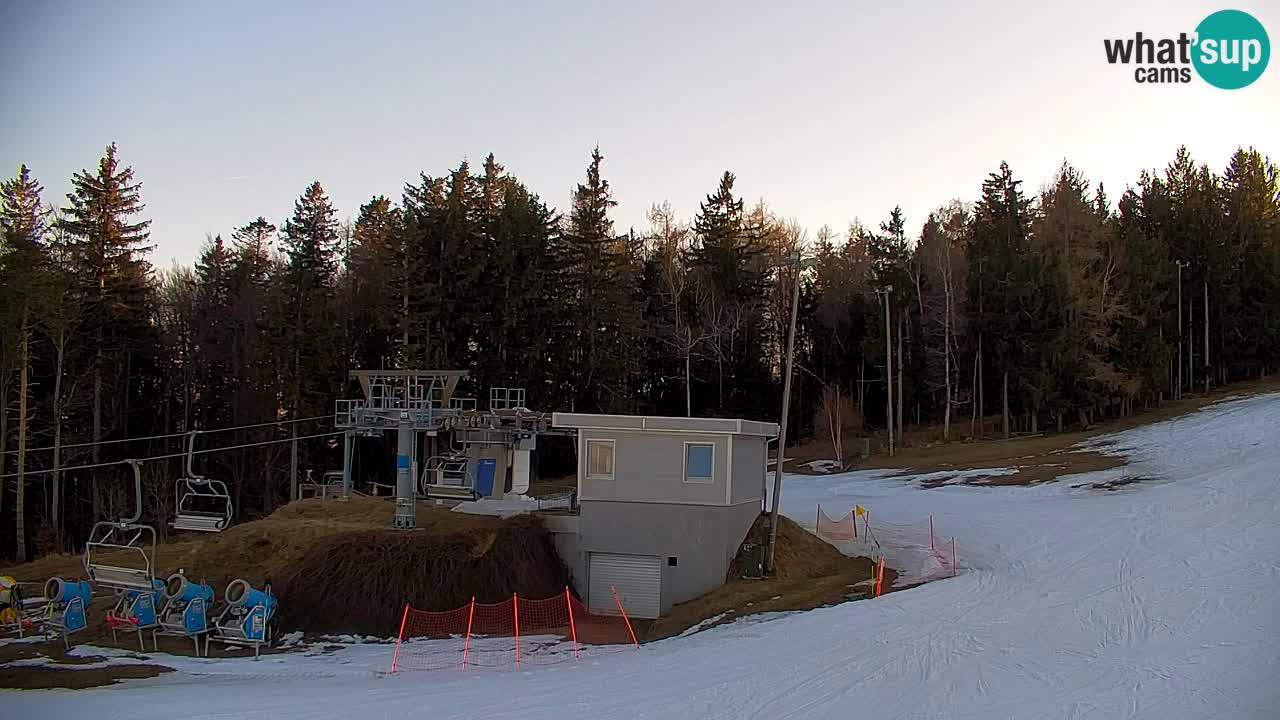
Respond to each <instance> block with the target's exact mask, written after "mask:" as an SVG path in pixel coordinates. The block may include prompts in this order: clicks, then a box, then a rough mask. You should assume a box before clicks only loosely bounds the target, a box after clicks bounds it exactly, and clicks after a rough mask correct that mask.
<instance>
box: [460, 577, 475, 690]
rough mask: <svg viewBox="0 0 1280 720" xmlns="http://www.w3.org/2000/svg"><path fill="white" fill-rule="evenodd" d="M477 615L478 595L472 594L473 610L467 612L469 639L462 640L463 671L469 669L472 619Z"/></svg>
mask: <svg viewBox="0 0 1280 720" xmlns="http://www.w3.org/2000/svg"><path fill="white" fill-rule="evenodd" d="M475 616H476V596H475V595H472V596H471V610H470V611H468V612H467V639H466V640H464V641H462V672H466V671H467V653H468V652H471V621H472V620H473V619H474V618H475Z"/></svg>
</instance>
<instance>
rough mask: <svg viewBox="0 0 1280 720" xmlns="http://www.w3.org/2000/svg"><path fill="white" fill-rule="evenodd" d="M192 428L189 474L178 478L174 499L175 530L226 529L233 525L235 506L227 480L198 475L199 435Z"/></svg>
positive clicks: (207, 530)
mask: <svg viewBox="0 0 1280 720" xmlns="http://www.w3.org/2000/svg"><path fill="white" fill-rule="evenodd" d="M199 432H200V431H198V430H195V431H192V433H191V435H190V436H188V440H187V476H186V477H181V478H178V479H177V480H175V481H174V488H173V490H174V498H175V499H176V502H177V511H176V512H175V513H174V517H173V529H175V530H194V531H196V532H222V531H223V530H226V529H227V526H228V525H230V524H231V518H232V515H234V508H233V507H232V505H231V494H230V493H229V492H227V485H226V483H224V482H222V481H221V480H215V479H213V478H207V477H203V476H200V475H197V474H196V472H195V448H196V435H198V434H199Z"/></svg>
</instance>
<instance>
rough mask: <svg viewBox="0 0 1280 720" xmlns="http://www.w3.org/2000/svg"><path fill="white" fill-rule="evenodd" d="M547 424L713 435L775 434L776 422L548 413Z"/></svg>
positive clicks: (589, 428)
mask: <svg viewBox="0 0 1280 720" xmlns="http://www.w3.org/2000/svg"><path fill="white" fill-rule="evenodd" d="M551 425H552V426H553V427H561V428H575V429H579V430H625V431H628V432H637V431H647V432H671V433H691V432H692V433H709V434H716V435H752V436H756V437H765V438H773V437H777V436H778V424H777V423H770V422H757V421H755V420H738V419H733V418H690V417H659V416H645V415H593V414H589V413H552V414H551Z"/></svg>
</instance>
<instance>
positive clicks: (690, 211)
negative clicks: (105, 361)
mask: <svg viewBox="0 0 1280 720" xmlns="http://www.w3.org/2000/svg"><path fill="white" fill-rule="evenodd" d="M1120 5H1121V4H1120V3H1115V2H1114V1H1113V0H1075V1H1074V2H1070V3H1037V2H1025V0H1024V1H1021V2H1006V1H1004V0H994V1H991V2H984V3H956V2H953V1H951V2H934V1H933V0H929V1H921V2H911V3H899V2H870V1H868V2H856V3H855V2H847V1H844V2H829V3H816V2H787V3H778V2H753V1H748V0H741V1H739V2H715V3H712V2H664V1H661V0H651V1H649V2H643V3H625V4H623V3H600V2H584V3H569V2H547V3H519V2H483V1H476V2H466V3H460V2H451V3H447V4H446V3H439V2H430V1H423V2H403V3H393V2H377V1H372V0H370V1H365V2H358V3H357V2H346V3H332V2H291V1H285V0H281V1H272V2H262V1H261V0H259V1H258V2H254V3H246V2H237V1H235V0H227V1H225V2H218V3H199V4H197V3H182V2H179V3H175V2H133V1H129V0H121V1H120V2H112V3H102V2H65V1H62V0H41V1H28V2H14V1H13V0H3V2H0V53H2V55H0V56H2V57H3V58H4V60H3V61H2V62H0V98H3V102H2V103H0V172H3V174H4V175H6V176H10V175H12V174H13V173H14V171H16V169H17V167H18V165H19V163H26V164H27V165H28V166H30V168H31V169H32V172H33V174H34V175H35V176H36V177H37V178H38V179H39V180H40V181H41V182H42V183H43V184H44V185H45V188H46V192H45V199H46V201H48V202H54V203H57V204H59V205H64V204H65V202H66V201H65V195H66V192H67V191H68V190H69V189H70V182H69V180H70V177H71V175H72V174H73V173H74V172H77V171H79V170H82V169H84V168H95V167H96V163H97V160H98V158H99V157H101V155H102V152H103V149H104V148H105V146H106V145H107V144H109V143H111V142H113V141H114V142H116V143H118V144H119V149H120V156H121V158H122V159H123V161H124V162H125V163H127V164H129V165H131V166H133V168H134V169H135V171H136V174H137V179H138V180H140V181H141V182H142V184H143V186H142V194H143V200H144V201H145V202H146V204H147V209H146V215H147V217H149V218H150V219H151V220H152V221H153V224H152V242H153V243H154V244H155V245H156V250H155V253H154V255H153V257H152V262H153V263H155V264H156V265H157V266H159V267H167V266H169V265H170V264H171V263H172V262H174V261H176V262H180V263H189V262H191V261H192V260H193V259H194V258H195V257H196V256H197V255H198V253H199V249H200V246H201V245H202V243H203V242H204V241H205V238H206V236H208V235H212V234H217V233H221V234H223V235H229V234H230V232H231V231H232V230H233V229H234V228H236V227H238V226H240V225H243V224H245V223H247V222H249V221H250V220H252V219H254V218H256V217H257V216H259V215H264V216H266V217H267V218H268V219H269V220H271V221H273V222H275V223H276V224H277V225H281V224H283V221H284V220H285V219H286V218H287V217H288V215H289V214H290V213H291V212H292V209H293V203H294V201H295V200H296V199H297V198H298V196H299V195H301V193H302V191H303V189H304V188H305V187H306V185H307V184H309V183H310V182H311V181H313V180H319V181H320V182H321V183H322V185H323V186H324V187H325V189H326V190H327V191H328V192H329V193H330V196H331V197H332V199H333V201H334V203H335V205H336V206H337V208H338V210H339V214H340V216H341V217H342V218H343V219H352V218H354V216H355V214H356V212H357V210H358V208H359V206H360V204H361V203H363V202H366V201H367V200H368V199H369V198H370V197H372V196H374V195H379V194H383V195H387V196H389V197H392V198H395V199H398V198H399V197H400V194H401V191H402V188H403V186H404V184H405V183H406V182H409V181H413V180H416V179H417V177H418V174H419V173H421V172H426V173H428V174H431V175H441V174H444V173H445V172H447V171H448V170H449V169H452V168H454V167H456V166H457V165H458V164H459V163H460V162H461V161H462V160H463V159H464V158H465V159H468V160H470V161H471V162H472V163H473V165H474V166H479V165H480V164H481V163H482V162H483V160H484V158H485V156H486V155H488V154H489V153H490V152H493V153H495V155H496V156H497V159H498V161H499V162H500V163H502V164H503V165H505V166H506V167H507V169H508V170H509V171H510V172H512V173H513V174H515V175H516V176H517V177H519V178H520V179H521V180H522V181H524V182H525V183H526V184H527V185H529V186H530V187H531V188H532V189H533V190H534V191H535V192H537V193H539V194H540V195H542V197H543V198H544V199H545V200H546V201H547V202H548V203H549V204H551V205H552V206H554V207H556V208H560V209H564V208H566V207H567V206H568V204H569V197H570V193H571V192H572V191H573V188H574V186H575V184H576V183H577V182H579V181H581V180H582V178H583V177H584V176H585V171H586V166H587V163H588V161H589V155H590V152H591V148H592V147H593V146H595V145H597V144H598V145H599V146H600V149H601V152H602V153H603V154H604V156H605V163H604V169H603V172H604V175H605V178H606V179H608V180H609V181H610V183H611V185H612V187H613V189H614V192H615V198H616V200H617V201H618V207H617V209H616V211H615V213H614V219H615V221H616V224H617V226H618V229H619V230H620V231H621V230H626V229H627V228H629V227H635V228H636V229H637V230H641V231H643V229H644V228H645V227H646V226H647V222H646V219H645V215H646V211H647V210H648V208H649V207H650V206H651V205H652V204H654V203H659V202H663V201H668V202H670V203H671V205H672V207H673V208H674V209H675V210H676V212H677V213H678V214H679V215H680V216H681V217H682V218H684V219H686V220H691V219H692V217H693V215H694V214H695V213H696V212H697V210H698V203H699V202H700V201H701V200H703V199H704V198H705V196H706V195H707V194H708V193H710V192H713V191H714V190H715V188H716V185H717V183H718V181H719V178H720V175H721V174H722V173H723V172H724V171H725V170H730V171H732V172H733V173H735V174H736V175H737V185H736V188H735V189H736V190H737V191H738V192H739V193H740V194H741V195H742V196H743V197H745V198H746V199H747V200H748V201H749V202H754V201H755V200H758V199H761V198H763V199H765V200H766V201H767V202H768V204H769V205H770V207H771V208H772V209H773V210H774V211H775V212H776V213H778V214H779V215H781V216H782V217H784V218H788V219H794V220H795V221H797V222H798V223H799V224H800V225H801V226H803V227H805V228H807V229H808V231H809V237H810V238H812V237H813V236H814V235H816V232H817V229H818V228H819V227H820V226H822V225H824V224H826V225H830V226H832V227H833V228H835V229H837V230H840V231H843V230H844V229H845V228H847V227H848V224H849V222H850V221H851V220H854V219H855V218H856V219H860V220H861V221H862V222H864V223H866V224H868V225H876V224H878V223H879V222H881V221H882V220H883V219H885V218H886V217H887V216H888V214H889V212H890V210H891V209H892V208H893V207H894V206H895V205H901V206H902V208H903V210H904V212H905V214H906V216H907V220H908V227H909V229H911V230H913V231H918V230H919V228H920V226H921V225H922V224H923V222H924V220H925V217H926V216H927V214H928V212H929V211H931V210H933V209H935V208H937V207H939V206H942V205H944V204H946V203H947V202H948V201H949V200H951V199H953V198H960V199H962V200H968V201H971V200H974V199H976V198H977V196H978V194H979V189H980V185H981V183H982V180H983V179H984V178H985V177H986V175H987V174H988V173H990V172H992V171H994V170H996V169H997V168H998V166H999V164H1000V163H1001V161H1007V162H1008V163H1009V164H1010V166H1011V167H1012V169H1013V171H1014V173H1015V175H1016V176H1017V177H1019V178H1021V179H1022V180H1024V184H1025V187H1026V189H1027V190H1028V191H1029V192H1032V193H1034V192H1036V191H1038V190H1039V189H1040V188H1041V187H1042V186H1043V185H1044V184H1045V183H1047V182H1049V181H1050V180H1051V179H1052V177H1053V175H1054V173H1055V171H1056V170H1057V169H1058V167H1059V166H1060V165H1061V164H1062V162H1063V161H1064V160H1068V161H1070V162H1071V163H1072V164H1073V165H1075V166H1076V167H1078V168H1080V169H1081V170H1083V172H1084V173H1085V175H1086V176H1087V177H1088V178H1089V179H1090V180H1092V181H1093V182H1094V183H1095V184H1096V183H1097V182H1099V181H1101V182H1104V183H1105V186H1106V188H1107V189H1108V194H1109V195H1110V196H1111V198H1112V199H1113V201H1114V200H1115V199H1117V198H1118V197H1119V195H1120V193H1121V192H1123V190H1124V188H1125V186H1126V185H1129V184H1132V183H1134V182H1135V181H1136V180H1137V178H1138V175H1139V173H1140V172H1141V171H1142V170H1143V169H1144V168H1163V167H1164V166H1165V165H1166V164H1168V163H1169V162H1170V161H1171V160H1172V158H1173V155H1174V151H1175V150H1176V148H1177V147H1178V146H1179V145H1183V144H1185V145H1186V146H1187V147H1188V149H1189V150H1190V151H1191V153H1192V156H1193V157H1194V158H1195V159H1196V160H1198V161H1201V162H1205V163H1208V164H1209V165H1210V166H1211V167H1213V168H1214V169H1216V170H1219V171H1221V169H1222V168H1223V167H1225V165H1226V162H1227V160H1228V158H1229V157H1230V155H1231V153H1232V152H1233V151H1234V150H1235V148H1236V147H1238V146H1240V145H1245V146H1249V145H1252V146H1255V147H1257V148H1258V149H1259V150H1261V151H1262V152H1263V153H1264V154H1269V155H1271V156H1272V157H1273V158H1277V157H1280V67H1271V68H1269V69H1268V70H1267V71H1266V72H1264V73H1263V75H1262V77H1261V78H1260V79H1259V80H1258V81H1257V82H1255V83H1253V84H1252V85H1250V86H1249V87H1247V88H1244V89H1241V90H1234V91H1225V90H1219V89H1216V88H1214V87H1212V86H1210V85H1208V84H1207V83H1204V82H1201V81H1200V80H1199V79H1198V78H1196V79H1195V80H1194V81H1193V82H1192V83H1190V84H1166V85H1143V84H1138V83H1136V82H1135V81H1134V78H1133V68H1132V66H1129V67H1126V66H1120V65H1108V64H1107V62H1106V58H1105V55H1104V51H1103V43H1102V41H1103V39H1104V38H1124V37H1132V36H1133V34H1134V32H1136V31H1139V30H1141V31H1143V32H1144V34H1145V35H1147V36H1157V37H1169V36H1172V37H1176V36H1177V34H1178V33H1179V32H1188V33H1189V32H1191V31H1193V30H1194V29H1195V26H1196V25H1197V24H1198V23H1199V22H1200V20H1201V19H1203V18H1204V17H1205V16H1207V15H1208V14H1210V13H1212V12H1214V11H1216V10H1220V9H1224V8H1225V7H1233V8H1235V9H1240V10H1244V11H1246V12H1249V13H1251V14H1253V15H1254V17H1256V18H1258V19H1259V20H1260V21H1261V22H1262V24H1263V26H1264V27H1266V28H1267V29H1268V31H1269V33H1270V37H1271V39H1272V43H1273V44H1274V43H1276V42H1277V40H1280V0H1252V1H1250V2H1240V3H1235V4H1233V5H1225V6H1224V5H1219V4H1216V3H1212V2H1194V1H1189V0H1156V1H1146V0H1138V1H1136V2H1127V3H1124V4H1123V5H1124V6H1123V7H1121V6H1120ZM1271 64H1272V65H1280V60H1275V61H1274V62H1272V63H1271Z"/></svg>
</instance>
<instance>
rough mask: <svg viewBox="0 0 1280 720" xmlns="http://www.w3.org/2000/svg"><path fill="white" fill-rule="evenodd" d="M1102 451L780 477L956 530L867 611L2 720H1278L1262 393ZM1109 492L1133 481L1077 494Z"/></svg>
mask: <svg viewBox="0 0 1280 720" xmlns="http://www.w3.org/2000/svg"><path fill="white" fill-rule="evenodd" d="M1107 440H1108V441H1110V442H1112V443H1114V445H1111V446H1110V447H1111V448H1113V449H1114V451H1116V452H1124V453H1125V454H1127V455H1128V456H1130V457H1131V458H1133V462H1132V463H1131V464H1130V465H1128V466H1127V467H1125V468H1119V469H1117V470H1112V471H1106V472H1102V473H1090V474H1088V475H1087V476H1085V475H1081V476H1073V477H1071V478H1067V479H1064V480H1063V481H1061V482H1057V483H1050V484H1046V485H1041V486H1035V487H982V488H979V487H968V486H947V487H942V488H938V489H933V490H926V489H922V488H921V487H920V486H919V484H918V483H913V482H909V481H903V480H902V479H900V478H894V479H889V478H885V477H882V476H880V474H878V473H874V472H869V473H868V472H864V473H847V474H843V475H831V476H825V477H800V476H796V477H791V478H788V480H787V483H786V486H785V489H784V511H786V513H787V514H789V515H791V516H792V517H794V518H795V519H796V520H798V521H800V522H809V523H811V522H812V521H813V517H814V510H815V505H816V504H817V503H819V502H821V503H822V505H823V507H824V508H828V507H829V508H832V509H833V510H836V511H843V509H845V508H848V507H851V506H852V504H853V503H860V504H862V505H865V506H867V507H868V508H870V509H871V510H872V512H873V514H874V517H875V518H877V519H879V520H882V521H886V522H908V521H911V522H916V521H919V519H920V518H922V517H924V516H926V515H927V514H928V513H933V514H934V516H935V518H936V521H937V526H938V530H939V533H940V534H941V535H945V536H949V535H955V536H956V537H957V538H958V542H959V547H960V563H959V564H960V568H961V575H960V576H959V577H957V578H955V579H950V580H945V581H940V582H934V583H930V584H928V585H925V586H923V587H920V588H917V589H913V590H909V591H905V592H900V593H892V594H890V595H887V596H885V597H883V598H880V599H878V600H872V601H866V602H856V603H848V604H845V605H841V606H838V607H833V608H827V609H822V610H815V611H812V612H807V613H790V614H782V615H776V616H771V617H770V616H765V617H757V618H748V619H746V620H743V621H739V622H737V623H733V624H729V625H725V626H720V627H716V628H712V629H710V630H706V631H704V632H698V633H695V634H692V635H687V636H684V637H678V638H672V639H670V640H666V641H663V642H659V643H655V644H652V645H648V646H646V647H645V648H643V649H642V650H641V651H640V652H638V653H634V654H619V655H614V656H609V657H606V658H601V659H598V660H592V661H584V662H583V664H582V665H579V666H572V665H570V666H557V667H550V668H536V669H532V670H528V671H525V672H519V673H510V672H507V673H495V672H483V671H481V672H467V673H465V674H463V673H404V674H399V675H396V676H385V675H379V674H378V673H377V671H378V670H381V669H384V668H385V662H386V651H387V649H388V648H387V646H385V645H383V646H376V645H361V646H355V647H352V648H349V649H347V650H344V651H342V652H339V653H337V654H336V655H333V656H322V657H299V656H275V657H271V658H264V659H263V660H262V661H261V662H259V663H256V664H255V663H253V662H252V661H239V660H234V661H227V660H217V661H198V660H190V659H186V660H183V659H175V660H174V664H175V666H177V667H178V668H179V670H180V671H179V672H177V673H171V674H168V675H165V676H161V677H158V678H155V679H150V680H144V681H134V682H129V683H126V684H124V685H120V686H115V687H110V688H102V689H97V690H88V691H80V692H59V691H52V692H23V693H14V694H8V695H6V697H5V699H4V703H3V705H4V707H5V714H6V716H9V717H29V718H63V717H85V716H88V717H129V718H138V719H143V718H165V720H168V719H169V718H172V717H174V716H175V714H180V715H182V716H184V717H190V718H200V719H204V720H212V719H215V718H241V717H249V718H344V719H345V718H351V717H353V716H354V717H360V718H363V719H369V720H371V719H373V718H384V717H423V718H432V719H433V720H436V719H441V718H494V719H503V718H509V719H511V720H538V719H540V718H563V717H574V718H592V719H594V718H614V717H619V718H631V717H642V718H661V719H663V720H667V719H676V718H734V719H735V720H737V719H740V718H760V719H765V718H769V719H772V718H805V719H806V720H808V719H820V718H833V719H835V718H839V719H840V720H847V719H848V718H859V717H874V718H877V720H883V719H885V718H982V719H983V720H988V719H990V718H1157V719H1159V720H1174V719H1176V718H1206V717H1214V718H1277V717H1280V394H1273V395H1269V396H1259V397H1253V398H1248V399H1244V400H1239V401H1235V402H1230V403H1225V404H1220V405H1217V406H1214V407H1211V408H1209V409H1206V410H1204V411H1202V412H1199V413H1197V414H1194V415H1191V416H1188V417H1184V418H1181V419H1178V420H1174V421H1170V422H1165V423H1160V424H1157V425H1151V426H1148V427H1144V428H1140V429H1137V430H1133V431H1129V432H1125V433H1121V434H1118V435H1114V436H1111V437H1109V438H1107ZM1123 476H1128V477H1129V478H1136V477H1141V478H1144V480H1143V481H1142V482H1138V483H1135V484H1131V485H1125V486H1123V487H1121V488H1119V489H1118V490H1115V491H1106V490H1097V489H1093V488H1091V487H1079V488H1073V487H1072V485H1077V484H1081V483H1083V482H1085V481H1088V482H1090V483H1094V482H1104V481H1107V480H1114V479H1117V478H1120V477H1123ZM890 561H891V563H892V561H893V557H892V554H891V555H890ZM214 673H216V674H214ZM178 708H182V710H181V711H179V710H178ZM86 711H88V713H87V715H86Z"/></svg>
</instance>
